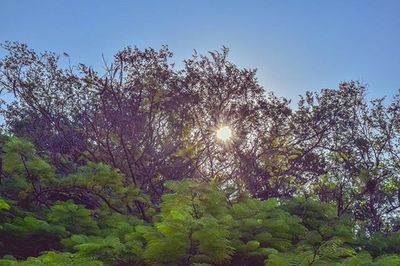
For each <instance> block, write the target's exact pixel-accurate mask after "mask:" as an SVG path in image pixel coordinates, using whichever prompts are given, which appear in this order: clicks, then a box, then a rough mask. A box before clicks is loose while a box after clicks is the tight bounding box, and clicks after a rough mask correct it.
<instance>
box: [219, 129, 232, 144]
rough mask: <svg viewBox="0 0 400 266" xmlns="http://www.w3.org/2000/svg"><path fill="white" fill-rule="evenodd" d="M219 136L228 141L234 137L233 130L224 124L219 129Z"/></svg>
mask: <svg viewBox="0 0 400 266" xmlns="http://www.w3.org/2000/svg"><path fill="white" fill-rule="evenodd" d="M217 138H218V139H220V140H222V141H228V140H229V139H230V138H232V130H231V129H230V128H229V127H228V126H223V127H221V128H219V129H218V130H217Z"/></svg>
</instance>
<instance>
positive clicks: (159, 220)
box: [0, 137, 400, 266]
mask: <svg viewBox="0 0 400 266" xmlns="http://www.w3.org/2000/svg"><path fill="white" fill-rule="evenodd" d="M2 149H3V151H4V154H3V156H2V165H3V167H2V168H3V175H2V178H1V186H0V192H1V197H0V256H1V257H2V259H0V265H382V266H386V265H400V255H399V252H400V233H399V232H388V233H385V232H378V233H374V234H370V233H368V232H367V230H365V228H364V227H363V226H362V225H360V224H358V223H356V222H355V221H354V220H353V219H352V218H351V217H350V216H341V217H340V218H338V216H337V213H336V209H335V206H332V205H329V204H327V203H321V202H319V201H318V200H316V199H313V198H307V199H306V198H300V197H299V198H292V199H283V198H281V199H277V198H270V199H267V200H258V199H256V198H252V197H250V196H248V195H247V194H246V192H243V191H240V190H234V192H232V191H233V190H232V189H231V188H230V187H229V184H225V185H220V184H218V183H217V182H213V181H210V182H195V181H192V180H189V179H186V180H183V181H175V182H174V181H170V182H167V183H166V185H165V187H166V189H165V193H164V194H163V195H162V197H161V202H160V203H157V202H151V201H150V199H149V198H148V197H146V196H145V195H144V194H142V193H141V192H140V191H139V190H138V189H136V188H135V187H134V186H126V185H125V184H124V177H123V175H122V174H121V173H120V172H119V171H117V170H115V169H112V168H111V167H110V166H108V165H105V164H102V163H88V164H86V165H84V166H81V167H80V168H79V169H78V171H76V172H73V173H70V174H68V175H60V174H59V173H57V171H56V170H55V169H54V168H53V167H52V166H51V165H50V164H49V163H48V161H47V159H46V158H43V157H41V156H39V155H38V154H37V153H36V152H35V149H34V147H33V145H32V144H31V143H29V142H28V141H25V140H23V139H19V138H15V137H11V138H10V137H7V138H4V142H3V147H2ZM135 202H136V203H137V202H140V203H141V204H142V205H143V206H145V208H146V213H147V215H148V217H146V219H143V218H142V217H140V218H139V216H135V215H132V214H130V212H129V209H131V208H133V206H131V205H132V204H135Z"/></svg>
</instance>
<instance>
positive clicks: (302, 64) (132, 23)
mask: <svg viewBox="0 0 400 266" xmlns="http://www.w3.org/2000/svg"><path fill="white" fill-rule="evenodd" d="M0 10H1V16H0V42H4V41H6V40H10V41H18V42H22V43H26V44H28V45H29V46H30V47H31V48H34V49H35V50H37V51H44V50H48V51H53V52H56V53H59V54H62V53H63V52H66V53H68V54H69V55H70V60H71V61H72V63H78V62H79V63H80V62H81V63H85V64H87V65H91V66H93V67H95V68H99V67H101V66H102V64H103V63H102V62H103V61H102V55H104V56H105V58H107V59H112V56H113V55H114V54H115V53H116V52H117V51H119V50H121V49H122V48H124V47H126V46H137V47H139V48H146V47H153V48H156V49H158V48H160V47H161V46H162V45H164V44H165V45H168V46H169V48H170V49H171V50H172V51H173V52H174V61H175V62H176V63H177V67H179V66H180V65H182V64H180V63H179V62H182V60H184V59H185V58H188V57H190V56H191V54H192V52H193V50H194V49H196V50H197V51H198V52H200V53H203V54H204V53H207V52H208V51H215V50H219V49H221V47H222V46H226V47H228V48H230V60H231V61H232V62H233V63H235V64H237V65H238V66H239V67H246V68H257V69H258V74H257V76H258V79H259V82H260V84H261V85H262V86H263V87H264V89H265V90H266V91H273V92H274V93H275V94H277V95H278V96H283V97H287V98H290V99H293V100H296V99H297V97H298V95H299V94H304V92H305V91H307V90H312V91H317V90H320V89H322V88H335V87H337V86H338V84H339V83H340V82H341V81H346V80H358V81H361V82H362V83H364V84H366V85H367V86H368V97H371V98H373V97H381V96H385V95H387V96H392V95H394V94H395V93H396V92H397V91H398V89H399V88H400V15H399V12H400V1H398V0H393V1H390V0H382V1H378V0H373V1H372V0H371V1H370V0H330V1H329V0H325V1H321V0H303V1H300V0H275V1H272V0H271V1H270V0H263V1H261V0H260V1H255V0H253V1H252V0H247V1H241V0H202V1H200V0H199V1H194V0H193V1H184V0H180V1H178V0H168V1H167V0H164V1H163V0H159V1H155V0H148V1H145V0H142V1H116V0H115V1H111V0H110V1H103V0H97V1H94V0H57V1H54V0H41V1H39V0H19V1H16V0H0ZM2 56H4V51H3V50H0V57H2Z"/></svg>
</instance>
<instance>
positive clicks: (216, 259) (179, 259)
mask: <svg viewBox="0 0 400 266" xmlns="http://www.w3.org/2000/svg"><path fill="white" fill-rule="evenodd" d="M167 186H168V188H169V189H170V190H172V191H173V193H171V194H167V195H164V196H163V198H162V199H163V203H162V204H161V212H160V215H159V218H158V220H157V221H156V222H155V223H154V229H153V230H145V231H144V237H145V239H146V240H147V242H148V244H147V247H146V250H145V253H144V258H145V260H146V261H149V262H157V263H163V264H168V265H178V264H179V265H188V264H189V265H190V264H191V263H220V262H223V261H226V260H228V259H229V258H230V255H231V253H232V247H231V243H230V241H229V236H230V232H229V226H230V224H231V222H232V218H231V216H230V215H229V214H228V209H227V204H226V201H225V199H224V196H223V193H221V192H220V191H219V190H218V189H216V188H213V186H207V185H205V184H200V183H194V182H191V181H183V182H180V183H176V182H171V183H169V184H168V185H167Z"/></svg>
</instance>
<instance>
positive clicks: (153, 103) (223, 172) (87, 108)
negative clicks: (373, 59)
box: [0, 42, 400, 265]
mask: <svg viewBox="0 0 400 266" xmlns="http://www.w3.org/2000/svg"><path fill="white" fill-rule="evenodd" d="M3 49H5V50H6V52H7V54H6V55H5V56H4V58H2V59H1V60H0V91H1V93H2V95H4V94H10V95H12V101H6V98H4V97H3V99H2V105H1V108H0V111H1V114H2V115H3V116H4V118H5V122H4V124H3V127H2V131H3V132H2V137H1V152H2V155H1V161H0V162H1V168H0V169H1V171H0V245H2V246H1V248H0V256H4V257H3V259H2V260H0V265H3V264H4V265H19V264H21V265H62V264H65V265H69V264H72V263H78V264H79V265H92V264H93V265H207V264H208V265H264V264H266V265H400V257H399V256H398V254H399V252H400V250H399V247H400V235H399V228H400V216H399V214H400V94H397V96H395V97H394V98H393V99H391V100H388V99H385V98H381V99H368V98H367V97H366V87H365V86H364V85H363V84H361V83H359V82H356V81H349V82H343V83H341V84H339V87H338V88H337V89H322V90H321V91H320V92H306V93H305V94H304V95H303V96H301V97H300V100H299V102H298V103H297V106H296V105H295V104H294V103H292V102H291V101H290V100H288V99H285V98H280V97H277V96H275V95H274V94H273V93H272V92H270V93H268V92H266V91H265V90H264V89H263V88H262V87H261V86H260V85H259V83H258V81H257V77H256V71H255V70H253V69H241V68H239V67H238V66H236V65H235V64H233V63H232V62H230V61H229V58H228V49H227V48H223V49H222V50H220V51H216V52H211V53H209V55H199V54H197V53H194V54H193V56H192V57H191V58H189V59H187V60H185V61H184V63H183V67H182V68H181V69H176V67H175V66H174V63H173V62H172V58H173V54H172V53H171V52H170V51H169V49H168V48H167V47H162V48H161V49H160V50H158V51H157V50H154V49H151V48H149V49H144V50H140V49H138V48H131V47H127V48H125V49H123V50H122V51H120V52H118V53H117V54H116V55H115V56H114V59H113V61H112V62H111V63H105V66H104V69H105V70H104V71H103V72H98V71H96V70H95V69H93V68H92V67H89V66H86V65H84V64H79V65H77V66H68V67H62V65H61V64H60V63H59V59H60V57H59V56H58V55H56V54H54V53H51V52H44V53H38V52H36V51H34V50H32V49H30V48H29V47H28V46H27V45H24V44H20V43H12V42H6V43H4V44H3ZM223 127H226V128H229V129H230V130H231V133H232V137H231V138H229V139H228V138H227V139H225V140H222V139H219V138H217V130H218V129H220V128H223ZM27 241H35V243H37V245H35V246H34V247H30V248H29V247H27V246H26V243H28V242H27Z"/></svg>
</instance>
